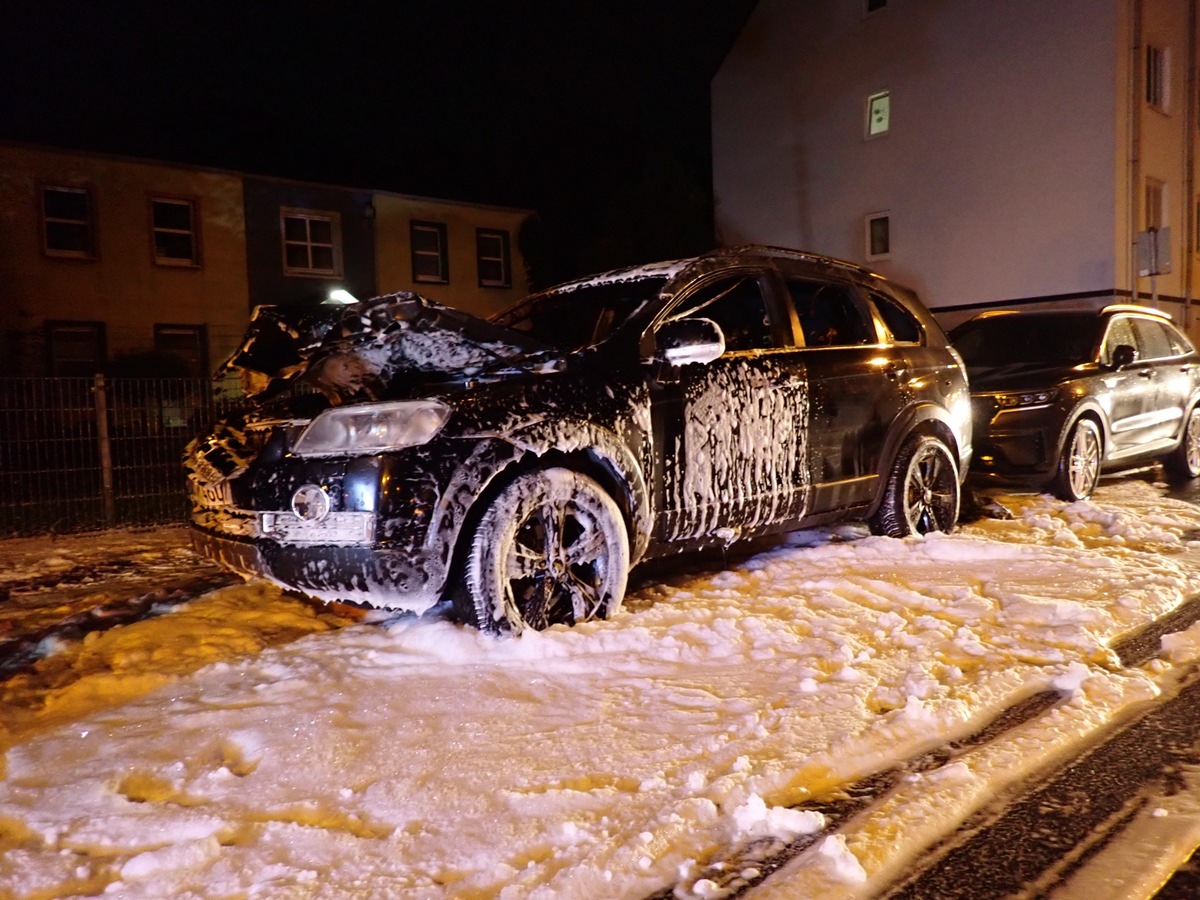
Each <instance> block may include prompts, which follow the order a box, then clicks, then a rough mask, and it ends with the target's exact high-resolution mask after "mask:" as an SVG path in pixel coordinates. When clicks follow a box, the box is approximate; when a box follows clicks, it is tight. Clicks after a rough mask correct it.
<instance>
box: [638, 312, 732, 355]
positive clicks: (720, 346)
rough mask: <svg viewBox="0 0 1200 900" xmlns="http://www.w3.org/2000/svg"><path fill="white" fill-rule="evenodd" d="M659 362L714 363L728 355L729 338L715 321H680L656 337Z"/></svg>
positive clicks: (661, 331) (664, 326)
mask: <svg viewBox="0 0 1200 900" xmlns="http://www.w3.org/2000/svg"><path fill="white" fill-rule="evenodd" d="M655 346H656V349H655V353H654V359H655V361H656V362H662V363H666V364H667V365H668V366H672V367H678V366H686V365H688V364H690V363H710V362H712V361H713V360H714V359H716V358H717V357H718V356H720V355H721V354H722V353H724V352H725V335H723V334H722V333H721V327H720V326H719V325H717V323H716V322H714V321H713V320H712V319H677V320H676V321H674V322H668V323H667V324H665V325H663V327H662V328H660V329H658V333H657V334H656V335H655Z"/></svg>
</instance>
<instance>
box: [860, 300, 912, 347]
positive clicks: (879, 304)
mask: <svg viewBox="0 0 1200 900" xmlns="http://www.w3.org/2000/svg"><path fill="white" fill-rule="evenodd" d="M867 296H869V297H870V298H871V305H872V306H874V307H875V312H876V313H877V314H878V315H879V318H880V319H882V320H883V324H884V325H885V326H886V327H887V330H888V333H889V334H890V335H891V339H892V341H893V343H897V344H919V343H921V323H920V322H918V321H917V317H916V316H914V315H913V314H912V313H911V312H909V311H908V310H907V309H905V308H904V307H903V306H902V305H901V304H899V303H897V302H896V301H895V300H893V299H892V298H891V297H885V296H883V295H882V294H876V293H875V292H874V291H872V292H871V293H869V294H868V295H867Z"/></svg>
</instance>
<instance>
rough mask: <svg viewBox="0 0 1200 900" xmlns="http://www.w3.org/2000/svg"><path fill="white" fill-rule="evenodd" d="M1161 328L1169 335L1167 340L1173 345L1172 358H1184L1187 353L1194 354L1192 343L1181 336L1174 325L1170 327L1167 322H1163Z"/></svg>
mask: <svg viewBox="0 0 1200 900" xmlns="http://www.w3.org/2000/svg"><path fill="white" fill-rule="evenodd" d="M1161 327H1162V330H1163V331H1165V332H1166V333H1167V340H1168V341H1169V342H1170V344H1171V355H1172V356H1183V355H1184V354H1185V353H1191V352H1192V350H1193V349H1194V348H1193V347H1192V342H1191V341H1189V340H1188V339H1187V338H1186V337H1185V336H1184V335H1183V334H1181V333H1180V331H1179V329H1178V328H1176V327H1175V326H1174V325H1168V324H1167V323H1166V322H1163V324H1162V326H1161Z"/></svg>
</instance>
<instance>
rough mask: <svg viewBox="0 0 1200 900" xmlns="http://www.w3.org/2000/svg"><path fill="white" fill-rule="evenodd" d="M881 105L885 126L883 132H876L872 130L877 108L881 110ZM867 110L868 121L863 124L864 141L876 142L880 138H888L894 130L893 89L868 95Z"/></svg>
mask: <svg viewBox="0 0 1200 900" xmlns="http://www.w3.org/2000/svg"><path fill="white" fill-rule="evenodd" d="M881 103H882V107H881V108H882V110H883V114H884V125H883V128H882V129H881V130H879V131H875V130H873V129H872V123H873V121H874V119H875V117H876V110H877V108H880V106H879V105H880V104H881ZM865 109H866V120H865V122H864V123H863V140H865V141H874V140H877V139H878V138H882V137H887V136H888V134H890V133H891V130H892V91H891V89H890V88H885V89H884V90H881V91H875V92H874V93H871V94H868V95H867V101H866V106H865Z"/></svg>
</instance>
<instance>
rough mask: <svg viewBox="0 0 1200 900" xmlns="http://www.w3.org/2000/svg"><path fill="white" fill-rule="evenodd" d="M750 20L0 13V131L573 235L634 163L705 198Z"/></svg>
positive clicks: (501, 2) (610, 9) (384, 5)
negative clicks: (718, 82) (720, 106)
mask: <svg viewBox="0 0 1200 900" xmlns="http://www.w3.org/2000/svg"><path fill="white" fill-rule="evenodd" d="M753 5H754V2H753V0H643V2H633V0H553V2H547V0H536V2H534V0H530V2H520V0H513V2H507V0H493V2H476V0H438V2H433V0H358V2H339V3H335V2H333V0H327V2H315V0H291V2H280V3H263V2H259V3H252V2H244V3H224V2H216V3H203V2H195V3H187V4H183V3H178V2H171V0H163V2H159V3H154V4H151V3H146V2H133V0H111V2H61V0H59V2H54V0H43V2H29V0H17V2H15V3H14V2H11V0H10V2H9V3H7V4H5V13H4V27H3V31H4V39H3V47H4V52H3V53H0V76H2V77H0V83H3V85H4V90H2V91H0V137H3V138H10V139H17V140H24V141H32V142H36V143H45V144H50V145H55V146H63V147H70V148H75V149H86V150H97V151H104V152H112V153H119V154H125V155H132V156H143V157H149V158H155V159H165V160H172V161H179V162H186V163H195V164H200V165H208V166H216V167H220V168H228V169H234V170H239V171H244V172H248V173H254V174H265V175H278V176H284V177H290V178H298V179H304V180H311V181H317V182H322V183H330V184H339V185H346V186H351V187H369V188H377V189H384V190H391V191H398V192H401V193H410V194H418V195H424V196H433V197H442V198H448V199H459V200H467V201H477V202H488V203H498V204H503V205H511V206H519V207H525V208H531V209H536V210H538V211H539V212H540V213H541V214H542V215H543V217H544V218H545V220H546V221H547V222H548V223H549V224H551V225H556V224H557V225H559V226H561V227H563V228H566V229H575V230H577V231H578V232H579V233H580V236H579V237H578V240H583V239H584V237H583V235H584V233H585V232H589V231H590V232H591V235H590V236H591V237H594V236H595V230H596V229H597V228H602V227H603V226H601V225H599V224H597V223H599V222H600V220H601V219H602V218H603V207H604V205H605V203H606V202H608V201H609V199H610V198H611V197H612V196H613V195H614V193H616V192H620V191H621V190H622V188H623V187H625V188H627V187H628V185H630V184H636V183H637V179H638V178H639V177H644V173H645V170H646V168H647V167H648V166H649V167H660V168H661V167H662V166H663V165H664V161H667V160H669V161H670V162H668V163H665V164H666V165H671V166H675V165H677V166H678V167H679V170H680V171H682V172H683V173H684V174H685V177H686V178H688V179H690V180H692V181H693V182H695V183H696V184H697V185H698V186H700V187H701V188H702V189H703V190H705V191H707V190H709V185H710V172H711V161H710V134H709V109H708V96H709V81H710V79H711V77H712V76H713V74H714V73H715V72H716V70H717V68H718V66H719V65H720V63H721V60H722V59H723V57H724V55H725V53H726V52H727V51H728V49H729V47H730V45H731V44H732V42H733V40H734V39H735V37H736V36H737V33H738V31H739V30H740V28H741V26H742V24H743V23H744V21H745V18H746V16H747V15H748V14H749V11H750V9H751V8H752V7H753ZM609 215H610V218H611V215H612V214H611V213H610V214H609Z"/></svg>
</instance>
